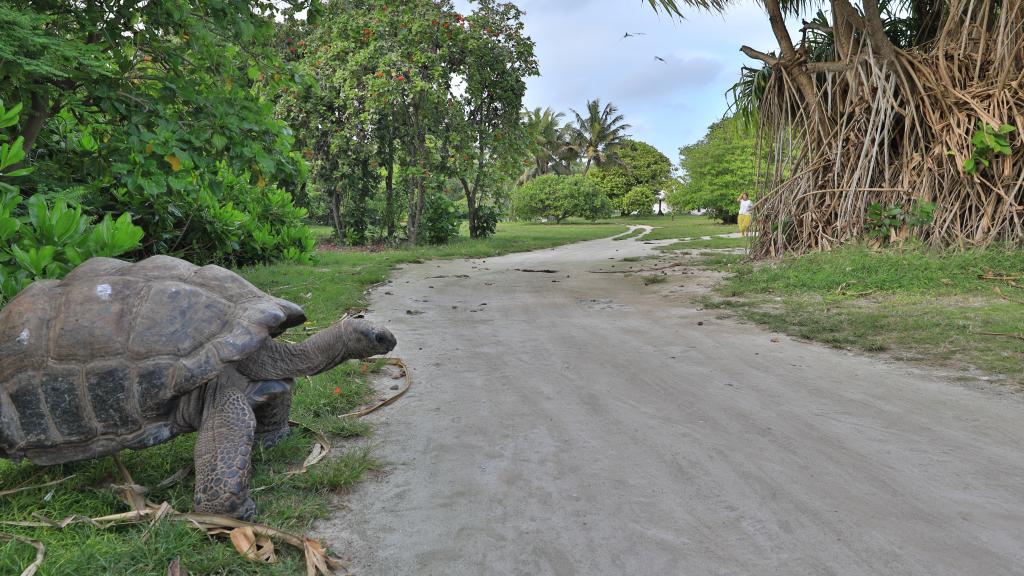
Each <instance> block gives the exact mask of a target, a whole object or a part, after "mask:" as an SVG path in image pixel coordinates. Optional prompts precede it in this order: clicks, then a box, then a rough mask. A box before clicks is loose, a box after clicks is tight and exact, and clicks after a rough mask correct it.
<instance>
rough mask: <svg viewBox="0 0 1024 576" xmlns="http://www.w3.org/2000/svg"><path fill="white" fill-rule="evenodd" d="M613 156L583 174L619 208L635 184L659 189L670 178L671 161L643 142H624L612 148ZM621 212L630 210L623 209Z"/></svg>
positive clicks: (667, 182)
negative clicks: (611, 159) (612, 158)
mask: <svg viewBox="0 0 1024 576" xmlns="http://www.w3.org/2000/svg"><path fill="white" fill-rule="evenodd" d="M615 159H616V161H615V162H614V163H609V164H606V165H605V166H602V167H600V168H595V169H592V170H591V171H590V172H588V173H587V177H588V178H593V179H594V180H595V182H597V184H598V186H600V187H601V189H602V190H604V193H605V194H607V195H608V197H609V198H611V200H612V202H613V203H615V204H618V205H620V207H621V202H622V200H623V198H624V197H625V196H626V194H627V193H629V191H630V190H632V189H634V188H636V187H637V186H644V187H646V188H649V189H651V190H660V189H663V188H665V187H667V186H668V185H669V182H670V181H671V179H672V162H670V161H669V159H668V158H667V157H666V156H665V155H664V154H662V153H661V152H659V151H658V149H657V148H655V147H654V146H651V145H650V144H647V143H646V142H640V141H638V140H626V141H624V142H623V143H622V144H621V145H620V146H619V147H618V148H616V149H615ZM655 202H657V199H655ZM623 212H625V213H627V214H628V213H630V211H628V210H625V208H623Z"/></svg>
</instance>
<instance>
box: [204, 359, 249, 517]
mask: <svg viewBox="0 0 1024 576" xmlns="http://www.w3.org/2000/svg"><path fill="white" fill-rule="evenodd" d="M240 380H241V378H240V377H239V376H237V375H234V378H232V377H231V375H230V374H223V375H221V377H220V378H218V379H217V381H215V382H212V383H210V385H209V388H208V391H207V398H206V402H205V407H204V409H203V422H202V424H201V425H200V427H199V437H198V438H197V440H196V449H195V450H196V452H195V463H196V494H195V509H196V512H206V513H212V514H223V515H226V516H233V517H235V518H238V519H241V520H251V519H252V518H253V516H255V515H256V504H255V503H254V502H253V501H252V498H250V497H249V479H250V477H251V475H252V463H251V461H250V460H251V457H252V443H253V437H254V435H255V429H256V417H255V415H254V414H253V411H252V408H251V407H250V406H249V401H248V398H246V395H245V393H243V392H242V389H241V386H240V385H239V384H243V385H244V381H242V382H240Z"/></svg>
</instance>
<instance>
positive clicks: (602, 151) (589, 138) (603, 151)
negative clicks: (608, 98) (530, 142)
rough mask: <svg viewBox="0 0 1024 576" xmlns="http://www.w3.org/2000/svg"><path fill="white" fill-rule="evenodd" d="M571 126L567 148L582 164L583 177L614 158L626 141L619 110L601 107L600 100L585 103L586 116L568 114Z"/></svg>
mask: <svg viewBox="0 0 1024 576" xmlns="http://www.w3.org/2000/svg"><path fill="white" fill-rule="evenodd" d="M572 113H573V115H574V116H575V124H573V125H571V126H570V127H569V147H570V148H571V149H572V150H573V151H574V152H575V154H576V156H577V157H578V158H580V159H581V160H582V161H583V162H584V163H585V164H584V167H583V175H584V176H585V175H586V174H587V172H588V171H589V170H590V167H591V165H597V166H602V165H604V164H606V163H608V162H609V161H611V160H612V159H613V158H614V154H615V149H616V148H618V147H619V146H621V145H622V143H623V142H624V141H625V140H626V139H627V138H629V134H627V133H626V131H627V130H629V129H630V128H631V126H630V125H629V124H626V122H625V119H624V118H623V116H622V114H619V109H618V108H617V107H616V106H615V105H614V104H612V103H611V102H609V103H607V104H605V105H604V106H603V107H602V106H601V100H600V99H594V100H590V101H589V102H587V109H586V113H585V115H584V114H580V113H579V112H577V111H576V110H573V111H572Z"/></svg>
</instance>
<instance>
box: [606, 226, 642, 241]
mask: <svg viewBox="0 0 1024 576" xmlns="http://www.w3.org/2000/svg"><path fill="white" fill-rule="evenodd" d="M643 233H644V229H643V228H635V229H633V231H632V232H630V233H628V234H622V235H620V236H616V237H615V238H612V240H629V239H630V238H636V237H637V236H639V235H641V234H643Z"/></svg>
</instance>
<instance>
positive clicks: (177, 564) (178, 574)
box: [167, 558, 188, 576]
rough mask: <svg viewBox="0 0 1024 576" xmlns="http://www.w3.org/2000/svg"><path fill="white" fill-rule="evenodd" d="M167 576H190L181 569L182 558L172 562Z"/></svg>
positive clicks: (168, 567)
mask: <svg viewBox="0 0 1024 576" xmlns="http://www.w3.org/2000/svg"><path fill="white" fill-rule="evenodd" d="M167 576H188V572H186V571H185V570H183V569H182V568H181V559H180V558H175V559H174V560H171V563H170V565H169V566H167Z"/></svg>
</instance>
